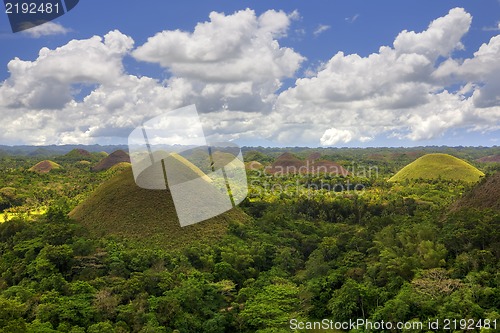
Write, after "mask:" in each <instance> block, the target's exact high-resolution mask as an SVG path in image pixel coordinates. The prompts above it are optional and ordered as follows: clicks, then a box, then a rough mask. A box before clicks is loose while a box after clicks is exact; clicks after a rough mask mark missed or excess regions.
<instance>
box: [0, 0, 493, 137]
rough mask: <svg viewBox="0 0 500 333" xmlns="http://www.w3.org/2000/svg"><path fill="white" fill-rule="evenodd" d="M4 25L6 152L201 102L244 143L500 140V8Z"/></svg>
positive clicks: (300, 5) (152, 13)
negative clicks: (16, 28)
mask: <svg viewBox="0 0 500 333" xmlns="http://www.w3.org/2000/svg"><path fill="white" fill-rule="evenodd" d="M212 12H215V13H216V14H211V13H212ZM0 17H1V19H0V43H2V48H1V52H0V115H1V116H2V118H3V119H4V121H3V122H2V125H0V126H2V131H1V132H0V144H65V143H102V144H106V143H125V142H126V139H127V135H128V133H130V132H131V130H133V128H134V127H135V126H137V125H139V124H141V123H142V122H143V121H145V120H147V119H150V118H152V117H154V116H156V115H159V114H162V112H165V111H168V110H171V109H175V108H179V107H182V106H185V105H188V104H193V103H194V104H196V106H197V107H198V110H199V112H200V113H201V118H202V120H203V121H204V126H205V132H206V134H207V135H210V136H211V137H213V138H214V139H217V140H231V141H235V142H237V143H239V144H242V145H259V144H261V145H271V146H361V147H363V146H418V145H453V146H454V145H475V146H477V145H483V146H491V145H498V138H499V137H500V135H499V134H500V130H499V128H500V79H499V78H500V64H499V62H500V61H499V60H496V59H500V37H498V38H496V37H497V36H498V35H499V34H500V25H499V24H500V1H497V0H489V1H326V0H325V1H307V2H306V1H266V2H263V1H234V0H233V1H183V2H175V3H174V2H167V1H159V0H158V1H156V0H154V1H153V0H151V1H147V2H139V1H136V2H132V1H127V2H124V1H115V0H107V1H95V0H81V1H80V3H79V4H78V6H77V7H75V8H74V9H73V10H72V11H70V12H69V13H68V14H66V15H64V16H62V17H61V18H58V19H57V20H56V21H54V22H53V23H47V24H45V25H42V26H40V27H38V28H35V29H32V30H31V31H30V30H28V31H26V32H22V33H16V34H13V33H11V32H10V27H9V24H8V20H7V16H6V15H5V14H4V15H3V16H1V15H0ZM431 22H433V23H431ZM195 29H196V30H195ZM161 32H163V33H161ZM93 36H97V37H93ZM483 44H484V45H483ZM482 45H483V46H482ZM381 47H382V49H381ZM480 48H481V49H480Z"/></svg>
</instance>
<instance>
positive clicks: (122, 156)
mask: <svg viewBox="0 0 500 333" xmlns="http://www.w3.org/2000/svg"><path fill="white" fill-rule="evenodd" d="M123 162H127V163H130V156H129V155H128V154H127V153H126V152H125V151H123V150H121V149H120V150H117V151H115V152H113V153H111V154H109V155H107V156H106V157H104V158H103V159H102V160H101V161H99V163H97V164H96V165H95V166H93V167H92V171H102V170H108V169H109V168H111V167H112V166H114V165H116V164H119V163H123Z"/></svg>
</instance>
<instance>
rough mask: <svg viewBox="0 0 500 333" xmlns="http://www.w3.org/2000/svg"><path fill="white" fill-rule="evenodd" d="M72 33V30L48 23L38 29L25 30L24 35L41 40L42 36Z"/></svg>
mask: <svg viewBox="0 0 500 333" xmlns="http://www.w3.org/2000/svg"><path fill="white" fill-rule="evenodd" d="M70 31H71V30H70V29H68V28H65V27H63V26H62V25H61V24H59V23H55V22H46V23H44V24H41V25H37V26H36V27H33V28H29V29H27V30H23V32H22V33H23V34H25V35H28V36H30V37H33V38H40V37H42V36H52V35H65V34H67V33H68V32H70Z"/></svg>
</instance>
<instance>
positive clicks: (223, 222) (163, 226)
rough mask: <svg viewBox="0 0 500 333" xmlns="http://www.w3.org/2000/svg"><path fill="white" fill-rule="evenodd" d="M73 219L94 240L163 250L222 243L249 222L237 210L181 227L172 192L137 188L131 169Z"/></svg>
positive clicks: (101, 188) (106, 185)
mask: <svg viewBox="0 0 500 333" xmlns="http://www.w3.org/2000/svg"><path fill="white" fill-rule="evenodd" d="M70 217H71V218H72V219H74V220H76V221H78V222H79V223H81V224H82V225H84V226H85V227H86V228H87V229H88V230H89V232H90V234H91V235H93V236H94V237H102V236H107V235H115V236H120V237H125V238H127V239H131V240H135V241H138V242H140V243H144V244H147V245H154V246H160V247H163V248H179V247H184V246H186V245H189V244H190V243H191V242H193V241H203V242H210V241H213V240H216V239H219V238H220V237H221V236H222V235H224V234H225V233H226V230H227V227H228V225H229V223H230V222H243V221H246V220H247V219H248V216H247V215H246V214H244V213H243V212H242V211H241V210H240V209H238V208H235V209H232V210H230V211H228V212H226V213H224V214H222V215H219V216H216V217H213V218H211V219H208V220H206V221H203V222H200V223H197V224H193V225H190V226H186V227H181V226H180V224H179V220H178V218H177V214H176V211H175V207H174V202H173V200H172V197H171V194H170V191H169V190H147V189H143V188H140V187H138V186H137V185H136V184H135V181H134V177H133V174H132V169H131V168H130V167H128V168H126V169H125V170H123V171H120V172H119V173H117V174H116V175H115V176H113V177H112V178H111V179H109V180H108V181H106V182H105V183H103V184H102V185H101V186H99V187H98V188H97V189H96V190H95V191H94V193H92V195H91V196H90V197H89V198H88V199H87V200H86V201H84V202H83V203H81V204H80V205H79V206H77V207H76V208H75V209H73V211H71V212H70Z"/></svg>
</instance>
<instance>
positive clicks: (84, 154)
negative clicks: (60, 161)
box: [64, 148, 92, 160]
mask: <svg viewBox="0 0 500 333" xmlns="http://www.w3.org/2000/svg"><path fill="white" fill-rule="evenodd" d="M64 157H66V158H69V159H77V160H79V159H86V158H91V157H92V154H91V153H90V152H89V151H88V150H85V149H81V148H76V149H73V150H71V151H70V152H69V153H67V154H65V155H64Z"/></svg>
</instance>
